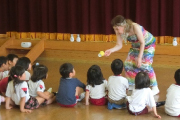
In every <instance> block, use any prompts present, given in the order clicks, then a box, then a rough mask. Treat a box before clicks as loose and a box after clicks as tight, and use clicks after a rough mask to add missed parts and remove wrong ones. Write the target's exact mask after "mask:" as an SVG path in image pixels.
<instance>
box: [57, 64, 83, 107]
mask: <svg viewBox="0 0 180 120" xmlns="http://www.w3.org/2000/svg"><path fill="white" fill-rule="evenodd" d="M59 72H60V74H61V76H62V77H61V79H60V85H59V89H58V93H57V95H56V100H57V102H58V104H59V105H60V106H62V107H74V106H75V105H76V103H77V101H78V99H79V100H82V99H83V98H84V97H85V93H81V95H80V90H81V89H80V88H82V89H84V91H85V87H86V86H85V85H84V84H83V83H82V82H80V80H78V79H77V78H73V77H74V76H75V70H74V67H73V65H72V64H71V63H64V64H63V65H61V67H60V69H59ZM79 95H80V97H79Z"/></svg>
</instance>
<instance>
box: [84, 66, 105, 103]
mask: <svg viewBox="0 0 180 120" xmlns="http://www.w3.org/2000/svg"><path fill="white" fill-rule="evenodd" d="M106 89H107V81H106V80H105V79H104V78H103V74H102V72H101V68H100V67H99V66H98V65H92V66H91V67H90V68H89V70H88V72H87V86H86V105H89V101H90V103H91V104H93V105H105V104H106V102H107V99H106V98H105V96H106Z"/></svg>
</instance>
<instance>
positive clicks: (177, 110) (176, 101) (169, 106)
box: [165, 69, 180, 117]
mask: <svg viewBox="0 0 180 120" xmlns="http://www.w3.org/2000/svg"><path fill="white" fill-rule="evenodd" d="M174 79H175V81H176V83H175V84H172V85H171V86H170V87H169V88H168V89H167V94H166V103H165V112H166V113H167V114H168V115H171V116H178V117H180V92H179V91H180V69H178V70H176V72H175V74H174Z"/></svg>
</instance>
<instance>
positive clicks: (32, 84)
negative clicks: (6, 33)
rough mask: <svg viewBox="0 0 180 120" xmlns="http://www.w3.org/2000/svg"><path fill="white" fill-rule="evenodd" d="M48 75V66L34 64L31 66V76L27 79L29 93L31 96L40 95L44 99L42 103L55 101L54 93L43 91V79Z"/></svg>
mask: <svg viewBox="0 0 180 120" xmlns="http://www.w3.org/2000/svg"><path fill="white" fill-rule="evenodd" d="M47 76H48V68H47V67H46V66H44V65H36V66H35V67H34V68H33V74H32V76H31V80H29V81H28V84H29V94H30V96H32V97H36V96H39V97H42V98H44V99H46V101H45V102H44V104H45V105H46V104H50V103H52V102H53V101H55V96H54V94H52V93H50V92H47V91H45V89H46V88H45V85H44V82H43V80H45V79H46V78H47Z"/></svg>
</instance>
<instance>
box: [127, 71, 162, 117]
mask: <svg viewBox="0 0 180 120" xmlns="http://www.w3.org/2000/svg"><path fill="white" fill-rule="evenodd" d="M149 86H150V79H149V76H148V74H147V73H146V72H139V73H138V74H137V75H136V77H135V90H134V91H133V93H132V95H131V96H127V100H128V101H127V110H128V112H129V113H130V114H133V115H142V114H146V113H148V112H150V111H153V112H154V115H155V116H156V117H157V118H161V116H160V115H158V114H157V111H156V103H155V100H154V97H153V93H152V91H151V89H150V88H149Z"/></svg>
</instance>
